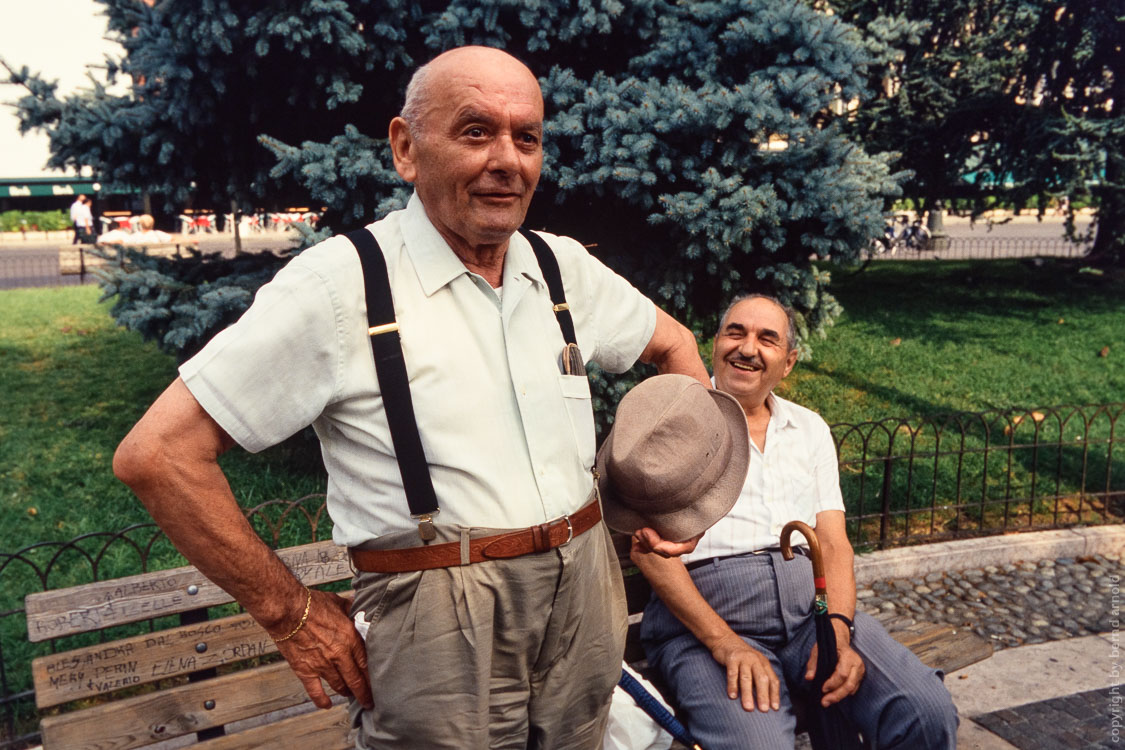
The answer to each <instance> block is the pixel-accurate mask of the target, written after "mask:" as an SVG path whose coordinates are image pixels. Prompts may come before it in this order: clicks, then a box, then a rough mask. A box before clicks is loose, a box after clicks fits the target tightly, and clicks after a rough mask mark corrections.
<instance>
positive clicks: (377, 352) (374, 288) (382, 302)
mask: <svg viewBox="0 0 1125 750" xmlns="http://www.w3.org/2000/svg"><path fill="white" fill-rule="evenodd" d="M344 236H345V237H347V238H348V239H349V240H350V241H351V243H352V244H353V245H355V248H356V250H357V251H358V252H359V261H360V264H361V265H362V266H363V286H364V294H365V296H366V299H367V325H368V331H367V332H368V334H369V335H370V336H371V352H372V354H373V355H374V357H375V373H376V375H377V376H378V378H379V390H380V391H382V394H383V408H384V409H385V410H386V413H387V426H388V427H389V428H390V431H391V443H392V444H393V445H394V449H395V457H396V458H397V459H398V468H399V471H400V472H401V473H402V487H403V490H404V492H405V493H406V504H407V505H408V506H410V515H411V516H412V517H414V518H417V519H418V533H419V534H420V535H421V537H422V539H423V540H424V541H427V542H428V541H430V540H432V539H433V538H434V537H435V536H436V534H435V532H434V526H433V515H434V514H435V513H437V512H438V502H437V495H436V494H434V485H433V482H432V481H431V480H430V470H429V466H428V465H427V463H426V454H425V452H424V451H423V450H422V438H421V436H419V434H418V422H417V420H416V419H415V418H414V403H413V402H412V401H411V399H410V383H409V381H408V380H407V376H406V363H405V361H404V360H403V358H402V343H401V340H400V339H399V335H398V323H397V322H395V308H394V300H393V299H392V298H391V283H390V279H389V278H388V276H387V261H386V259H385V258H384V257H383V251H382V249H381V248H380V247H379V243H378V241H376V239H375V237H374V235H372V234H371V232H369V231H368V230H366V229H357V230H356V231H354V232H349V233H347V234H346V235H344Z"/></svg>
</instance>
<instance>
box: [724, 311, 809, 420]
mask: <svg viewBox="0 0 1125 750" xmlns="http://www.w3.org/2000/svg"><path fill="white" fill-rule="evenodd" d="M787 330H788V321H787V320H786V317H785V311H784V310H782V309H781V308H780V307H778V306H777V305H775V304H774V303H772V302H770V301H769V300H765V299H749V300H744V301H742V302H739V303H738V304H737V305H735V306H734V307H733V308H731V311H730V312H729V313H728V314H727V317H726V319H725V320H724V321H723V323H722V327H721V328H720V329H719V333H718V335H717V336H715V345H714V349H713V353H712V360H713V363H712V364H713V366H714V370H715V387H717V388H718V389H719V390H720V391H726V392H727V393H729V394H731V395H732V396H734V397H735V398H736V399H738V402H739V403H740V404H742V407H743V408H744V409H746V408H752V407H756V406H760V405H762V404H763V403H765V400H766V397H767V396H768V395H769V393H770V391H772V390H773V389H774V387H775V386H776V385H777V384H778V383H780V382H781V381H782V379H784V378H785V376H786V375H788V374H789V372H790V371H791V370H792V369H793V365H794V364H796V362H797V350H796V349H793V350H792V351H790V350H789V348H788V344H787V340H786V331H787Z"/></svg>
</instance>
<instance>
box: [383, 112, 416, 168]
mask: <svg viewBox="0 0 1125 750" xmlns="http://www.w3.org/2000/svg"><path fill="white" fill-rule="evenodd" d="M388 139H389V140H390V143H391V156H392V157H393V158H394V162H395V171H396V172H398V174H399V177H401V178H402V179H404V180H406V181H407V182H414V179H415V178H416V177H417V176H418V167H417V165H416V164H415V157H416V155H417V145H416V143H415V141H414V136H413V135H411V133H410V126H409V125H407V124H406V120H404V119H402V118H401V117H396V118H394V119H393V120H391V126H390V129H389V132H388Z"/></svg>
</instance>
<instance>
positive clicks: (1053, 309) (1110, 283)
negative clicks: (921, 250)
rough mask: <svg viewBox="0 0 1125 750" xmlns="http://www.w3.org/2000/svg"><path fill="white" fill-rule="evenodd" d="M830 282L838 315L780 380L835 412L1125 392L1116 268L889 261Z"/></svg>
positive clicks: (960, 407)
mask: <svg viewBox="0 0 1125 750" xmlns="http://www.w3.org/2000/svg"><path fill="white" fill-rule="evenodd" d="M832 291H833V293H834V294H836V296H837V298H838V299H839V300H840V302H841V303H842V304H843V306H844V311H845V312H844V314H843V316H842V317H841V318H840V320H839V321H838V323H837V324H836V326H835V327H833V328H832V329H831V330H830V332H829V334H828V338H827V339H825V340H822V341H813V342H812V346H813V355H812V358H811V359H810V360H809V361H806V362H801V363H799V364H798V365H797V367H796V368H795V369H794V371H793V373H792V374H791V375H790V376H789V378H788V379H787V380H786V381H785V382H784V383H783V384H782V386H781V388H780V389H779V393H781V394H782V395H784V396H785V397H787V398H791V399H794V400H796V401H798V402H799V403H802V404H804V405H806V406H808V407H810V408H812V409H815V410H817V411H819V412H820V413H821V414H822V415H823V416H824V418H825V419H826V420H828V422H830V423H835V422H851V423H856V422H862V421H867V420H873V419H880V418H883V417H891V416H894V417H911V416H929V415H933V414H937V413H943V412H951V411H980V410H985V409H996V408H1010V407H1027V408H1031V407H1038V406H1051V405H1057V404H1095V403H1106V402H1115V401H1118V402H1119V401H1125V283H1123V281H1122V280H1121V279H1116V280H1115V279H1112V278H1109V277H1106V276H1100V277H1099V276H1094V275H1089V274H1085V273H1078V272H1077V267H1076V266H1074V265H1072V264H1069V263H1053V262H1048V263H1046V264H1044V265H1043V266H1041V267H1035V266H1033V265H1032V264H1031V263H1030V262H1022V261H1012V262H980V263H926V262H890V261H886V262H879V263H872V264H871V265H870V266H869V267H868V268H867V270H866V271H864V272H863V273H860V274H857V275H853V276H850V277H848V276H847V273H846V272H843V271H836V272H835V273H834V281H833V285H832ZM1106 347H1108V351H1107V356H1104V357H1103V356H1100V353H1101V352H1102V350H1103V349H1104V348H1106Z"/></svg>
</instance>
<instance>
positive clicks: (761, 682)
mask: <svg viewBox="0 0 1125 750" xmlns="http://www.w3.org/2000/svg"><path fill="white" fill-rule="evenodd" d="M776 680H777V678H776V677H774V675H772V674H770V673H769V672H767V670H765V669H762V668H760V667H759V668H758V669H755V670H754V691H755V693H757V696H756V697H757V698H758V710H759V711H761V712H762V713H765V712H766V711H769V710H770V708H771V707H772V708H779V706H777V705H773V698H772V694H773V693H774V692H776V690H777V689H776V688H775V687H774V686H773V685H772V684H771V683H773V682H774V681H776Z"/></svg>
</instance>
